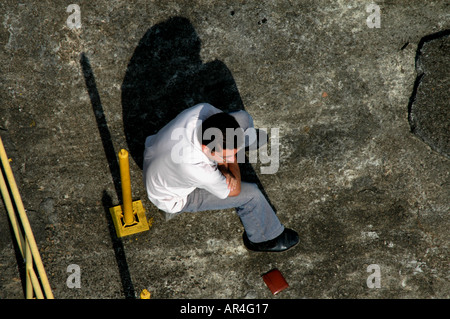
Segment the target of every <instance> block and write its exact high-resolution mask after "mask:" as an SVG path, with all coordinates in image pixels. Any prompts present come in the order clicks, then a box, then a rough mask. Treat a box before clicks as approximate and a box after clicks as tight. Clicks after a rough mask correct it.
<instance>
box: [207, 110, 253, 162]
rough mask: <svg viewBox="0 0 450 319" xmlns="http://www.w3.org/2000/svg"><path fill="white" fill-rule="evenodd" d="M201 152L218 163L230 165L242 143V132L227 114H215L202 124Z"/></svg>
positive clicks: (233, 119)
mask: <svg viewBox="0 0 450 319" xmlns="http://www.w3.org/2000/svg"><path fill="white" fill-rule="evenodd" d="M201 134H202V135H201V137H200V141H201V144H202V150H203V152H204V153H205V154H206V155H207V156H208V157H209V158H211V159H213V160H215V161H216V162H218V163H224V162H225V163H227V162H229V163H232V162H233V161H234V159H235V155H236V153H237V151H238V150H239V149H240V148H241V146H242V144H243V141H244V134H243V130H242V129H241V128H240V127H239V124H238V122H237V121H236V119H235V118H234V117H232V116H231V115H229V114H228V113H223V112H221V113H217V114H214V115H212V116H210V117H208V118H207V119H206V120H205V121H203V123H202V129H201Z"/></svg>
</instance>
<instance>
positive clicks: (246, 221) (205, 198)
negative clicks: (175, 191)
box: [181, 182, 284, 243]
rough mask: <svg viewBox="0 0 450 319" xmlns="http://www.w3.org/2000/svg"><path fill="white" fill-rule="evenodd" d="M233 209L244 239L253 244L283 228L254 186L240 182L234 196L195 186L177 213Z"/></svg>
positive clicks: (270, 236) (268, 237)
mask: <svg viewBox="0 0 450 319" xmlns="http://www.w3.org/2000/svg"><path fill="white" fill-rule="evenodd" d="M229 208H236V213H237V214H238V216H239V218H240V219H241V222H242V225H244V228H245V232H246V233H247V236H248V239H250V241H252V242H254V243H260V242H263V241H267V240H271V239H274V238H275V237H277V236H278V235H280V234H281V233H282V232H283V231H284V226H283V225H282V224H281V223H280V221H279V219H278V217H277V215H276V214H275V212H274V211H273V209H272V207H271V206H270V204H269V203H268V202H267V200H266V198H265V197H264V195H263V194H262V193H261V191H260V190H259V188H258V186H257V185H256V184H253V183H247V182H241V192H240V194H239V195H238V196H233V197H230V196H229V197H227V198H225V199H220V198H218V197H217V196H215V195H213V194H211V193H210V192H208V191H206V190H204V189H201V188H196V189H195V190H194V191H193V192H192V193H191V194H189V196H188V198H187V203H186V205H185V206H184V207H183V210H182V211H181V212H190V213H193V212H199V211H206V210H217V209H229Z"/></svg>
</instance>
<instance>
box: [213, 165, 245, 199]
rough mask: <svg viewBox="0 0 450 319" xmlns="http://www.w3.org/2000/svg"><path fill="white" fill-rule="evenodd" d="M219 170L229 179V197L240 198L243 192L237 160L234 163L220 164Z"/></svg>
mask: <svg viewBox="0 0 450 319" xmlns="http://www.w3.org/2000/svg"><path fill="white" fill-rule="evenodd" d="M218 165H219V170H220V172H221V173H222V174H223V176H225V178H226V179H227V184H228V188H229V189H230V194H228V196H238V195H239V193H240V192H241V171H240V169H239V164H238V162H237V160H236V158H235V161H234V162H233V163H219V164H218Z"/></svg>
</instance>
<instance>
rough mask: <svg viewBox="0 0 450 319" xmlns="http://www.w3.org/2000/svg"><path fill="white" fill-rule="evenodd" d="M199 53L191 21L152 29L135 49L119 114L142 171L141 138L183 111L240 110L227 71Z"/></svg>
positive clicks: (248, 174) (248, 169) (248, 170)
mask: <svg viewBox="0 0 450 319" xmlns="http://www.w3.org/2000/svg"><path fill="white" fill-rule="evenodd" d="M200 50H201V40H200V38H199V37H198V35H197V32H196V31H195V29H194V27H193V26H192V24H191V23H190V21H189V20H188V19H186V18H183V17H173V18H170V19H168V20H166V21H164V22H161V23H159V24H156V25H154V26H153V27H151V28H150V29H149V30H148V31H147V32H146V33H145V35H144V36H143V37H142V39H141V40H140V42H139V44H138V46H137V47H136V49H135V51H134V54H133V56H132V58H131V60H130V62H129V64H128V67H127V71H126V74H125V78H124V81H123V83H122V112H123V124H124V130H125V137H126V140H127V144H128V148H129V151H130V155H131V157H132V158H133V160H134V161H135V162H136V164H137V165H138V166H139V167H140V168H141V169H142V166H143V153H144V148H145V147H144V143H145V139H146V137H147V136H149V135H152V134H155V133H157V132H158V131H159V130H160V129H161V128H162V127H163V126H164V125H166V124H167V123H169V122H170V120H172V119H173V118H175V117H176V116H177V115H178V114H179V113H180V112H181V111H183V110H184V109H186V108H189V107H191V106H194V105H196V104H198V103H209V104H211V105H213V106H215V107H217V108H218V109H221V110H222V111H224V112H232V111H239V110H244V104H243V102H242V99H241V97H240V94H239V91H238V89H237V86H236V82H235V81H234V79H233V76H232V74H231V72H230V70H229V69H228V68H227V67H226V65H225V64H224V63H223V62H221V61H218V60H215V61H212V62H208V63H203V62H202V60H201V57H200ZM240 166H241V175H242V179H243V180H246V181H248V182H252V183H256V184H257V185H258V186H259V188H260V189H261V191H262V192H263V194H264V195H266V194H265V192H264V190H263V187H262V185H261V183H260V181H259V179H258V177H257V175H256V173H255V171H254V169H253V167H252V166H251V165H250V164H249V163H248V160H247V161H246V163H243V164H240ZM266 197H267V195H266ZM272 206H273V205H272Z"/></svg>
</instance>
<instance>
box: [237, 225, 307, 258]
mask: <svg viewBox="0 0 450 319" xmlns="http://www.w3.org/2000/svg"><path fill="white" fill-rule="evenodd" d="M242 237H243V240H244V245H245V247H247V248H248V249H249V250H253V251H265V252H280V251H285V250H288V249H289V248H292V247H294V246H295V245H297V244H298V241H299V238H298V234H297V233H296V232H295V231H294V230H292V229H289V228H285V229H284V231H283V232H282V233H281V235H279V236H278V237H276V238H274V239H271V240H268V241H264V242H262V243H253V242H251V241H250V240H249V239H248V237H247V233H246V232H245V231H244V235H243V236H242Z"/></svg>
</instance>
